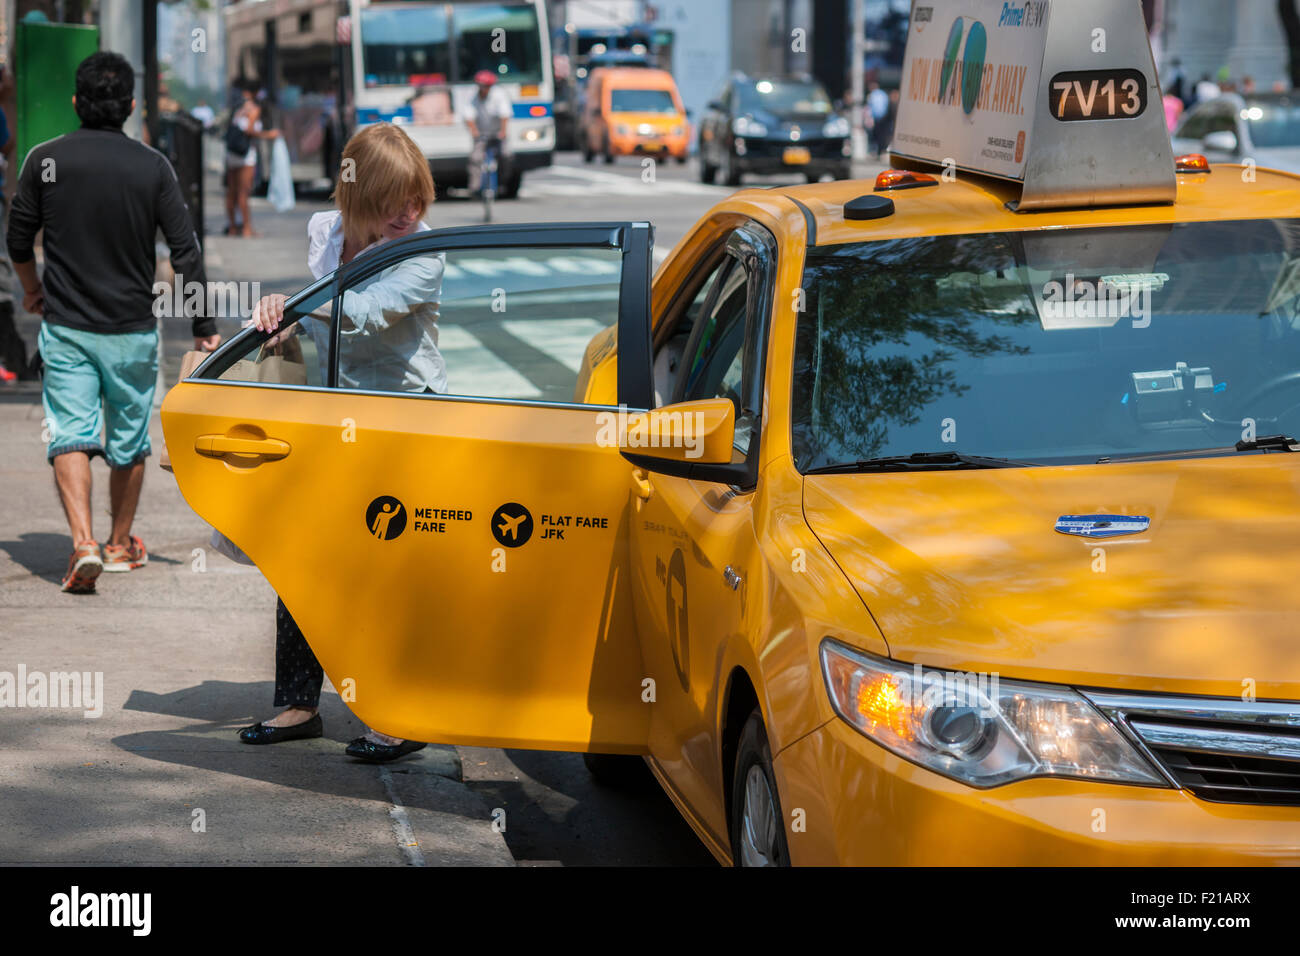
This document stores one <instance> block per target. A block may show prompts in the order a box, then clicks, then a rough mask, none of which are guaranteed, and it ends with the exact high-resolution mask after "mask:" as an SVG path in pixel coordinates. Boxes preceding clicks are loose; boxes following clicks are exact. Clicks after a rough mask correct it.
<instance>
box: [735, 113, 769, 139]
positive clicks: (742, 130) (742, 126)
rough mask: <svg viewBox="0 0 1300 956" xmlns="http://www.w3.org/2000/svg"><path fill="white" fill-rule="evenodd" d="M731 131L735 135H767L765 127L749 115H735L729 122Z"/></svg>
mask: <svg viewBox="0 0 1300 956" xmlns="http://www.w3.org/2000/svg"><path fill="white" fill-rule="evenodd" d="M731 131H732V132H733V133H735V134H736V135H737V136H766V135H767V127H766V126H764V125H763V124H762V123H760V122H759V121H758V120H756V119H753V118H751V117H749V116H737V117H736V119H735V120H734V121H733V122H732V124H731Z"/></svg>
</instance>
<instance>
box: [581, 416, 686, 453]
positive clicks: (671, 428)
mask: <svg viewBox="0 0 1300 956" xmlns="http://www.w3.org/2000/svg"><path fill="white" fill-rule="evenodd" d="M596 425H597V431H596V444H597V445H599V446H600V447H602V448H682V449H685V452H686V457H687V458H700V457H701V456H703V455H704V430H705V429H704V413H703V412H681V411H675V412H664V411H655V412H654V413H652V414H651V413H646V412H629V411H628V408H627V406H626V405H620V406H619V407H618V411H617V412H600V413H599V414H598V415H597V416H596Z"/></svg>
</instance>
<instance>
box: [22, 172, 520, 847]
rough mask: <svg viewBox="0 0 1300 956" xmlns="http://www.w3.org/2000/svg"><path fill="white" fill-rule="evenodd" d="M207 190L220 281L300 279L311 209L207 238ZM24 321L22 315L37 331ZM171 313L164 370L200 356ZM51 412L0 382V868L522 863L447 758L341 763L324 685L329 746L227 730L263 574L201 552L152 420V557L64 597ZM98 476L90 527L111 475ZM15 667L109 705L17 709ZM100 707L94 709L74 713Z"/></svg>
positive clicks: (233, 722)
mask: <svg viewBox="0 0 1300 956" xmlns="http://www.w3.org/2000/svg"><path fill="white" fill-rule="evenodd" d="M207 202H208V206H207V209H208V211H209V213H208V216H207V219H208V228H209V234H208V237H207V240H206V241H207V247H208V262H209V274H210V275H211V277H212V278H214V279H236V280H255V279H257V280H261V281H262V282H263V283H264V287H263V291H264V292H271V291H293V290H295V289H297V288H300V287H301V286H302V285H303V284H304V282H305V279H306V268H305V262H304V259H305V245H306V243H305V223H306V219H307V216H308V215H309V214H310V212H311V211H313V210H314V209H315V208H324V207H323V205H321V204H316V205H314V206H313V205H310V204H307V205H306V206H305V207H304V206H303V205H300V207H299V209H298V210H296V211H295V212H293V213H289V214H286V215H284V216H277V215H276V214H275V213H274V212H273V211H272V210H271V209H270V207H269V206H268V205H267V204H266V203H265V201H260V200H259V201H257V208H256V209H255V212H254V216H255V223H256V225H257V227H258V228H259V229H261V230H262V231H263V232H264V233H265V235H266V238H262V239H252V240H248V239H227V238H225V237H222V236H220V235H213V233H219V232H220V228H221V225H220V221H221V216H222V212H221V205H220V197H219V195H217V196H214V195H213V194H212V193H211V192H210V193H209V195H208V199H207ZM295 269H296V270H297V271H296V272H295V271H293V270H295ZM36 321H37V320H35V319H32V318H27V319H25V320H24V324H23V325H20V329H21V330H22V331H23V332H24V334H25V336H26V337H27V339H28V341H29V342H34V340H35V323H36ZM183 325H184V323H172V324H171V326H170V327H168V328H167V329H166V330H165V336H164V338H165V343H166V345H165V350H166V355H165V359H166V361H165V364H166V369H165V372H164V374H165V375H166V380H167V381H168V382H174V381H175V378H176V371H177V368H178V367H179V361H180V355H181V353H182V352H183V351H184V349H185V348H188V347H190V346H189V345H188V344H187V343H188V342H189V330H188V328H185V327H182V326H183ZM41 419H42V410H41V404H40V391H39V386H33V385H30V384H29V383H20V385H19V386H17V387H11V388H8V389H5V390H3V391H0V864H20V863H38V864H73V865H76V864H91V865H94V864H145V863H155V864H236V865H237V864H267V863H278V864H296V863H307V864H321V865H402V864H408V865H409V864H428V865H443V864H448V865H510V864H512V863H513V860H512V858H511V855H510V853H509V851H508V850H507V848H506V844H505V841H504V839H503V837H502V835H501V834H499V833H496V832H494V830H493V827H492V808H491V807H489V806H488V805H487V804H486V803H485V802H484V801H483V799H482V798H481V797H479V796H478V795H477V794H475V793H474V792H472V791H471V790H470V789H469V788H467V787H466V786H465V785H464V783H463V782H462V779H461V765H460V758H459V755H458V753H457V751H456V749H455V748H453V747H444V746H434V745H430V747H428V748H427V749H426V750H424V751H421V752H420V753H418V754H416V755H414V756H411V757H407V758H405V759H403V760H401V761H398V762H396V763H394V764H391V765H388V766H380V767H376V766H373V765H369V764H364V763H360V762H357V761H353V760H351V759H350V758H348V757H346V756H345V755H344V754H343V746H344V744H345V742H346V741H348V740H349V739H351V738H352V737H354V736H356V735H357V734H360V733H361V732H362V731H363V729H364V728H363V727H362V725H361V723H360V722H359V721H358V720H357V719H356V718H355V717H353V716H352V715H351V714H350V713H349V711H348V710H347V708H346V707H345V706H344V705H343V703H342V702H341V701H340V699H339V697H338V695H337V693H336V692H335V690H334V688H333V687H331V686H330V685H329V683H328V682H327V683H326V687H325V693H324V694H323V695H322V700H321V713H322V716H323V718H324V723H325V730H326V737H324V738H322V739H319V740H312V741H294V742H290V743H285V744H277V745H275V746H270V747H250V746H247V745H245V744H241V743H240V742H239V740H238V739H237V737H236V731H237V729H238V728H240V727H243V726H246V725H248V724H251V723H254V722H255V721H257V720H259V719H261V718H263V717H268V716H270V715H271V714H272V713H274V712H275V710H276V708H274V707H273V706H272V696H273V689H274V688H273V680H272V675H273V670H274V651H275V627H274V607H275V595H274V593H273V592H272V590H271V588H270V587H269V586H268V585H267V583H266V581H265V579H263V577H262V576H261V574H260V573H259V572H258V571H257V570H256V569H255V568H248V567H243V566H240V565H236V564H234V563H233V562H231V561H228V560H227V559H226V558H224V557H222V556H221V555H220V554H217V553H216V552H215V551H213V550H212V549H211V548H209V546H208V535H209V530H210V529H209V528H208V527H207V526H206V525H205V524H204V523H203V522H202V521H201V520H200V519H199V518H198V517H197V516H196V515H195V514H194V513H193V512H192V511H191V510H190V508H189V506H188V505H187V504H186V503H185V501H184V499H183V498H182V497H181V494H180V491H179V490H178V489H177V487H176V482H175V480H174V479H173V478H172V477H171V475H169V474H167V473H166V472H163V471H161V470H159V468H158V466H157V461H158V459H157V457H156V456H157V453H158V451H159V450H160V449H161V447H162V431H161V428H160V425H159V421H158V418H157V415H156V414H155V416H154V420H153V423H152V427H151V429H150V433H151V437H152V441H153V448H154V454H155V457H153V458H150V459H149V464H148V470H147V472H146V478H145V487H144V494H143V496H142V499H141V502H140V511H139V516H138V517H137V519H136V528H135V530H136V533H138V534H139V535H140V536H141V537H142V538H143V539H144V541H145V543H146V544H147V546H148V547H149V549H150V560H149V564H148V566H147V567H145V568H141V569H139V570H136V571H132V572H130V573H129V574H105V575H103V576H101V578H100V581H99V586H98V593H97V594H96V595H82V596H77V595H68V594H63V593H61V592H60V590H59V579H60V577H61V576H62V573H63V571H64V569H65V567H66V564H67V559H68V554H69V553H70V550H71V545H70V543H69V542H70V539H69V538H68V531H67V525H66V524H65V522H64V520H63V515H62V512H61V510H60V508H59V504H58V500H57V498H56V496H55V492H54V488H53V479H52V477H51V470H50V467H49V465H48V464H46V461H45V454H44V443H43V440H42V423H41ZM92 470H93V475H94V481H95V489H94V499H93V504H94V516H95V518H94V520H95V533H96V534H97V535H98V536H99V537H100V538H101V539H102V538H103V537H105V536H106V535H107V529H108V523H109V518H108V494H107V491H108V472H107V470H106V469H105V468H104V466H103V465H102V464H100V463H96V464H94V465H93V466H92ZM20 668H24V669H25V672H26V674H27V675H29V677H28V683H29V686H31V685H32V681H33V679H34V677H35V675H38V674H39V675H48V674H50V673H51V672H69V671H77V672H82V673H89V674H91V675H94V674H102V680H103V699H102V701H99V702H96V701H90V700H85V699H84V698H83V700H82V706H80V707H75V708H74V707H57V706H44V707H18V706H12V705H11V704H10V703H8V702H7V701H6V698H5V695H4V687H5V683H6V682H7V681H13V680H16V679H17V676H18V675H19V672H20ZM6 672H7V673H8V674H9V675H13V677H6ZM86 683H87V686H88V687H89V686H90V685H93V683H94V680H93V678H92V679H91V680H90V681H87V682H86ZM20 693H21V688H20ZM29 700H30V698H29ZM32 702H34V701H32ZM49 703H51V704H54V703H58V701H53V700H51V701H50V702H49ZM97 704H98V705H100V706H102V716H98V717H86V716H84V711H85V709H86V708H90V709H91V710H94V709H95V708H96V706H97ZM200 811H202V812H201V813H200Z"/></svg>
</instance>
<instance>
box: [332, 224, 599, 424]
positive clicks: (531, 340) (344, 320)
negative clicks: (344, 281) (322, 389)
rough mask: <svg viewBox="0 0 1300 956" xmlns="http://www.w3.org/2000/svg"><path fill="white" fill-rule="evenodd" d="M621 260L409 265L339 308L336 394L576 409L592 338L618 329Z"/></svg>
mask: <svg viewBox="0 0 1300 956" xmlns="http://www.w3.org/2000/svg"><path fill="white" fill-rule="evenodd" d="M621 278H622V252H621V251H619V250H617V249H602V248H578V247H555V246H552V247H545V248H543V247H538V248H526V247H525V248H510V249H493V248H487V249H455V250H448V251H447V252H446V253H436V254H430V253H424V254H414V253H413V254H412V256H411V257H410V258H407V259H404V260H402V261H400V262H398V263H396V264H395V265H393V266H390V267H389V268H387V269H385V270H384V271H382V272H379V273H376V274H375V275H373V276H370V277H369V278H367V279H363V280H361V281H360V282H358V283H357V284H355V285H352V286H350V287H349V288H347V289H346V290H345V291H344V292H343V295H342V299H341V301H340V303H339V314H340V318H341V324H340V334H339V377H338V382H339V386H340V387H341V388H349V389H360V390H366V391H385V392H434V393H446V394H449V395H464V396H473V397H479V398H503V399H524V400H533V401H545V402H572V401H575V392H576V389H577V383H578V372H579V369H580V368H581V366H582V361H583V357H584V355H585V353H586V349H587V344H588V343H589V342H590V341H591V339H592V337H593V336H595V335H596V334H597V333H598V332H600V331H602V330H603V329H605V328H607V327H609V326H611V325H614V324H616V323H617V321H618V306H619V284H620V280H621Z"/></svg>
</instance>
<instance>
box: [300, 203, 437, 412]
mask: <svg viewBox="0 0 1300 956" xmlns="http://www.w3.org/2000/svg"><path fill="white" fill-rule="evenodd" d="M428 228H429V227H428V225H426V224H425V223H423V222H421V223H420V224H419V225H418V226H417V227H416V231H417V232H424V231H426V230H427V229H428ZM382 241H383V240H380V242H382ZM377 245H379V243H378V242H376V243H372V244H371V245H369V246H367V247H366V248H365V249H363V250H362V251H361V253H358V256H360V255H362V254H364V253H366V252H368V251H370V250H371V249H373V248H374V247H375V246H377ZM342 254H343V214H342V213H340V212H339V211H338V210H333V211H331V212H318V213H316V214H315V215H314V216H312V217H311V219H310V221H309V222H308V223H307V266H308V268H309V269H311V273H312V275H313V276H314V277H315V278H317V279H319V278H321V277H322V276H325V275H328V274H329V273H331V272H333V271H334V270H335V269H337V268H338V267H339V260H340V258H341V257H342ZM445 263H446V256H445V255H443V254H442V253H432V254H429V255H425V256H415V257H412V258H409V259H404V260H403V261H401V262H399V263H398V264H397V265H395V266H392V267H390V268H388V269H385V270H384V271H383V272H380V273H377V274H376V275H374V276H372V277H370V278H369V279H367V280H365V281H364V282H362V283H361V284H359V285H358V286H356V287H355V288H352V289H349V290H347V291H346V292H344V293H343V301H342V303H340V305H341V311H342V314H343V316H344V317H345V321H344V322H343V327H342V330H341V331H340V341H339V350H340V361H339V385H340V386H341V387H343V388H356V389H365V390H371V391H382V392H394V391H402V392H423V391H425V390H427V389H432V390H433V391H435V392H445V391H446V390H447V365H446V362H445V361H444V360H443V357H442V353H441V352H439V351H438V307H439V300H440V299H441V298H442V275H443V269H444V266H445ZM303 321H305V322H307V323H309V329H310V331H311V335H312V339H313V340H314V341H315V342H316V349H317V354H319V355H320V356H322V359H323V357H324V356H325V355H327V354H328V348H329V344H328V343H329V328H328V326H326V324H325V323H324V322H321V321H318V320H316V319H311V318H308V319H304V320H303Z"/></svg>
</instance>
